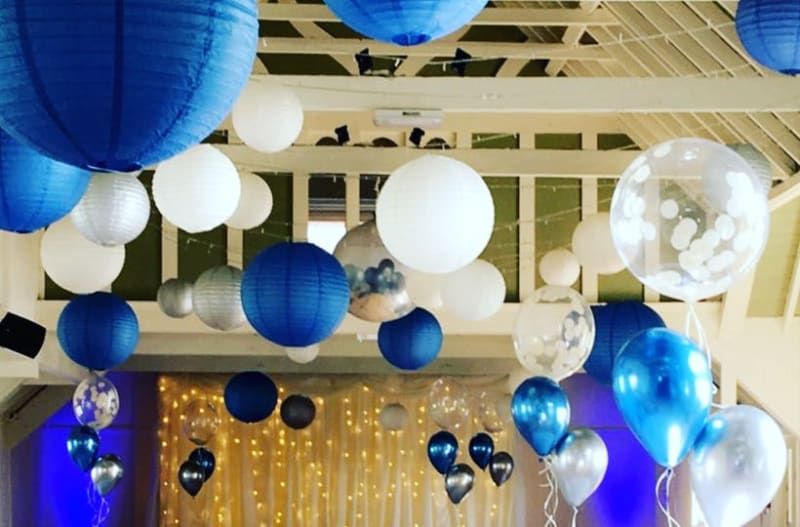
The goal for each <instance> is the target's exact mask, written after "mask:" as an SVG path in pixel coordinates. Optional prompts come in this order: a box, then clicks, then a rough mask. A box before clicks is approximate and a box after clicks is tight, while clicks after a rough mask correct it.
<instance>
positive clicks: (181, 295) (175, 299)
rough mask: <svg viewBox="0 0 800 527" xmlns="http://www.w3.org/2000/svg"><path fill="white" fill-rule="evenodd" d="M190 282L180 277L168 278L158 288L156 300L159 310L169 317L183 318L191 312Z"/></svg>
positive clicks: (192, 306) (192, 308)
mask: <svg viewBox="0 0 800 527" xmlns="http://www.w3.org/2000/svg"><path fill="white" fill-rule="evenodd" d="M192 287H193V286H192V283H191V282H189V281H187V280H183V279H181V278H170V279H169V280H167V281H166V282H164V283H163V284H161V287H159V288H158V294H157V296H156V301H157V302H158V307H159V308H161V312H162V313H164V314H165V315H167V316H168V317H171V318H183V317H187V316H189V315H191V314H192V311H194V304H193V303H192Z"/></svg>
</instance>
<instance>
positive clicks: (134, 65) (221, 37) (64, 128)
mask: <svg viewBox="0 0 800 527" xmlns="http://www.w3.org/2000/svg"><path fill="white" fill-rule="evenodd" d="M0 27H2V28H3V31H2V36H0V78H2V79H3V85H2V88H0V126H1V127H2V128H4V129H5V130H6V131H8V132H9V133H11V134H12V135H13V136H14V137H16V138H17V139H20V140H23V141H24V142H26V143H28V144H30V145H31V146H34V147H35V148H37V149H38V150H40V151H42V152H44V153H45V154H47V155H48V156H50V157H52V158H54V159H58V160H59V161H63V162H65V163H69V164H71V165H74V166H78V167H83V168H89V169H92V170H96V171H120V172H128V171H134V170H138V169H140V168H142V167H145V166H148V165H152V164H155V163H157V162H159V161H163V160H164V159H167V158H170V157H172V156H174V155H175V154H177V153H179V152H181V151H183V150H185V149H186V148H188V147H189V146H191V145H193V144H196V143H198V142H200V141H201V140H202V139H203V138H205V137H206V136H208V135H209V134H210V133H211V132H212V131H213V130H214V129H215V128H216V127H217V125H219V123H220V122H222V120H223V119H224V118H225V116H226V115H227V114H228V113H229V111H230V110H231V108H232V107H233V104H234V102H235V101H236V98H237V97H238V96H239V93H240V92H241V90H242V88H243V87H244V85H245V82H246V81H247V78H248V77H249V75H250V72H251V69H252V65H253V59H254V58H255V56H256V45H257V41H258V15H257V11H256V4H255V2H254V1H253V0H204V1H200V2H198V1H197V0H169V1H164V2H154V1H150V0H117V1H115V2H109V1H108V0H85V1H81V2H62V1H59V0H26V1H25V2H20V1H16V0H0Z"/></svg>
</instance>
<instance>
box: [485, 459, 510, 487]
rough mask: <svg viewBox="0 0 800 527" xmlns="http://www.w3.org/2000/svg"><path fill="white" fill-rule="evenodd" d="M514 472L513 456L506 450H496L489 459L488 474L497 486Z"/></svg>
mask: <svg viewBox="0 0 800 527" xmlns="http://www.w3.org/2000/svg"><path fill="white" fill-rule="evenodd" d="M512 472H514V458H512V457H511V454H509V453H508V452H498V453H497V454H495V455H493V456H492V460H491V461H489V474H490V475H491V476H492V481H494V484H495V485H497V486H498V487H499V486H500V485H502V484H503V483H505V482H506V481H508V479H509V478H510V477H511V473H512Z"/></svg>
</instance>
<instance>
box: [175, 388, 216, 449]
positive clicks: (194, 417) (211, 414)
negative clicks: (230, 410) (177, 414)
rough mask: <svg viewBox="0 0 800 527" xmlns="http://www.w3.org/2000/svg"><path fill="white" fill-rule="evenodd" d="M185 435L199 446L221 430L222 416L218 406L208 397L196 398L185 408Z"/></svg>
mask: <svg viewBox="0 0 800 527" xmlns="http://www.w3.org/2000/svg"><path fill="white" fill-rule="evenodd" d="M181 417H182V419H183V424H182V426H181V428H182V430H183V435H185V436H186V438H187V439H188V440H189V441H191V442H192V443H194V444H195V445H197V446H203V445H205V444H206V443H208V442H209V441H211V438H213V437H214V435H215V434H216V433H217V430H219V425H220V418H219V412H218V411H217V407H216V406H215V405H214V403H212V402H211V401H208V400H206V399H196V400H194V401H192V402H190V403H189V404H188V405H186V408H184V409H183V415H182V416H181Z"/></svg>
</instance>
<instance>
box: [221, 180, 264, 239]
mask: <svg viewBox="0 0 800 527" xmlns="http://www.w3.org/2000/svg"><path fill="white" fill-rule="evenodd" d="M241 184H242V192H241V194H240V196H239V204H238V205H237V206H236V210H235V211H234V212H233V216H231V217H230V218H228V220H227V221H226V222H225V225H227V226H228V227H233V228H234V229H242V230H247V229H254V228H256V227H258V226H259V225H261V224H262V223H264V222H265V221H267V218H269V214H270V212H272V191H271V190H270V189H269V185H267V182H266V181H264V180H263V179H261V177H260V176H257V175H256V174H250V173H245V174H242V178H241Z"/></svg>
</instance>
